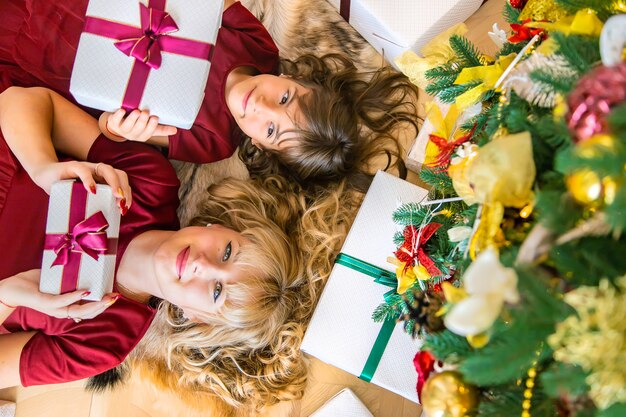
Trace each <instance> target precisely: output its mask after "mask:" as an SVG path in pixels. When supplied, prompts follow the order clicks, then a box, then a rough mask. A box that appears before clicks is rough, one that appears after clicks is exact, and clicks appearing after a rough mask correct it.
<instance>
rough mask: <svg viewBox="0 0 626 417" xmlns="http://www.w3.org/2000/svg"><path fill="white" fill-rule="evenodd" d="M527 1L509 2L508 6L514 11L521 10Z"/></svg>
mask: <svg viewBox="0 0 626 417" xmlns="http://www.w3.org/2000/svg"><path fill="white" fill-rule="evenodd" d="M527 1H528V0H509V4H510V5H511V6H513V7H515V8H516V9H519V10H522V9H523V8H524V6H526V2H527Z"/></svg>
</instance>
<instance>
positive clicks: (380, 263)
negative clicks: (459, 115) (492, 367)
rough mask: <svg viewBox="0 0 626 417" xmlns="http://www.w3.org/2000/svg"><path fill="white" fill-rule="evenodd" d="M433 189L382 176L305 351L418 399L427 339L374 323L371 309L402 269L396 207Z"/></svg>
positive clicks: (346, 245)
mask: <svg viewBox="0 0 626 417" xmlns="http://www.w3.org/2000/svg"><path fill="white" fill-rule="evenodd" d="M427 195H428V191H427V190H425V189H423V188H420V187H418V186H416V185H414V184H411V183H409V182H407V181H404V180H401V179H399V178H397V177H394V176H393V175H390V174H387V173H385V172H382V171H379V172H378V173H377V174H376V176H375V178H374V181H373V182H372V185H371V187H370V188H369V190H368V192H367V195H366V196H365V199H364V200H363V204H362V206H361V208H360V209H359V212H358V213H357V216H356V218H355V220H354V224H353V225H352V228H351V229H350V232H349V233H348V236H347V238H346V241H345V243H344V245H343V247H342V249H341V254H340V255H339V256H338V257H337V260H336V263H335V266H334V267H333V270H332V272H331V275H330V278H329V279H328V282H327V283H326V286H325V287H324V291H323V293H322V295H321V298H320V301H319V303H318V305H317V308H316V309H315V312H314V314H313V317H312V319H311V323H310V324H309V327H308V329H307V332H306V334H305V337H304V340H303V343H302V350H303V351H304V352H306V353H308V354H310V355H313V356H315V357H317V358H318V359H320V360H322V361H323V362H326V363H329V364H331V365H333V366H336V367H338V368H341V369H343V370H345V371H347V372H350V373H351V374H353V375H356V376H358V377H360V378H361V379H363V380H365V381H371V382H372V383H374V384H376V385H379V386H381V387H383V388H386V389H388V390H390V391H393V392H395V393H397V394H399V395H402V396H404V397H405V398H407V399H409V400H411V401H414V402H416V403H418V398H417V392H416V390H415V387H416V384H417V374H416V372H415V367H414V366H413V357H414V356H415V354H416V353H417V352H418V350H419V348H420V345H421V343H420V341H419V340H413V339H411V337H410V336H409V335H407V334H406V333H405V332H404V330H403V329H402V326H401V325H399V324H398V325H396V323H395V322H394V321H385V322H384V323H376V322H374V321H373V320H372V313H373V312H374V310H375V309H376V307H377V306H378V305H380V304H381V303H382V302H384V295H385V293H387V292H388V291H390V290H391V291H395V290H396V288H395V287H396V286H397V280H396V272H395V270H396V267H395V265H392V264H390V263H388V262H387V257H389V256H392V255H393V253H394V252H395V251H396V249H397V248H396V245H395V244H394V240H393V237H394V234H395V233H396V232H398V231H401V228H400V227H399V226H397V225H396V223H394V221H393V219H392V213H393V212H394V211H395V210H396V209H397V208H398V207H399V206H400V205H402V204H406V203H409V202H419V201H422V200H424V199H425V198H426V196H427ZM389 287H392V288H391V289H390V288H389Z"/></svg>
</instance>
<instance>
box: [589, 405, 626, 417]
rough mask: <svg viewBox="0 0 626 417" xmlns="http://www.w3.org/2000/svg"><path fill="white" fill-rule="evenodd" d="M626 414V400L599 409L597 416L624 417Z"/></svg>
mask: <svg viewBox="0 0 626 417" xmlns="http://www.w3.org/2000/svg"><path fill="white" fill-rule="evenodd" d="M624 416H626V402H622V403H617V404H613V405H612V406H611V407H609V408H607V409H605V410H599V411H598V412H597V414H596V415H595V417H624Z"/></svg>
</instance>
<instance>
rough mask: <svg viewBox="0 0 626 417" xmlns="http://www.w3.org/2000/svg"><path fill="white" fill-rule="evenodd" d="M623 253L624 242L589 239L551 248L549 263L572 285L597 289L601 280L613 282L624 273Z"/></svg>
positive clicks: (625, 242)
mask: <svg viewBox="0 0 626 417" xmlns="http://www.w3.org/2000/svg"><path fill="white" fill-rule="evenodd" d="M622 207H623V206H622ZM624 253H626V241H624V239H619V240H613V239H607V238H604V237H588V238H584V239H580V240H577V241H572V242H569V243H566V244H564V245H560V246H557V247H555V248H553V249H552V250H551V251H550V259H551V260H552V261H553V262H554V265H555V267H556V269H557V270H558V271H559V275H560V276H562V277H567V281H568V282H570V283H571V284H573V285H577V286H578V285H598V284H599V283H600V279H602V278H609V279H615V278H617V277H620V276H622V275H624V273H626V257H625V256H624Z"/></svg>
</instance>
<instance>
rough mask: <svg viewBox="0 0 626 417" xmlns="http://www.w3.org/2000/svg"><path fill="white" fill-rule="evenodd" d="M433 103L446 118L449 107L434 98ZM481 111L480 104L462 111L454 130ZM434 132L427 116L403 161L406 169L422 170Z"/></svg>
mask: <svg viewBox="0 0 626 417" xmlns="http://www.w3.org/2000/svg"><path fill="white" fill-rule="evenodd" d="M434 102H435V103H436V105H437V106H439V108H440V109H441V115H442V116H443V117H446V114H447V113H448V109H449V108H450V105H449V104H445V103H442V102H440V101H439V100H438V99H436V98H435V99H434ZM481 111H482V103H478V104H475V105H473V106H471V107H469V108H468V109H466V110H465V111H463V112H462V113H461V114H460V115H459V118H458V119H457V121H456V123H455V130H456V129H458V128H459V127H460V126H461V125H462V124H463V123H465V122H466V121H468V120H469V119H471V118H472V117H474V116H477V115H478V114H479V113H480V112H481ZM434 130H435V127H434V126H433V124H432V123H431V122H430V119H429V118H428V116H427V117H426V120H424V124H423V125H422V127H421V128H420V131H419V133H418V134H417V137H416V138H415V142H413V145H411V148H410V149H409V152H408V154H407V157H406V160H405V161H404V163H405V165H406V167H407V168H408V169H410V170H411V171H413V172H417V173H419V172H420V171H421V170H422V165H423V164H424V161H425V160H426V146H427V145H428V141H429V140H430V134H431V133H433V131H434ZM448 139H450V138H448Z"/></svg>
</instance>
